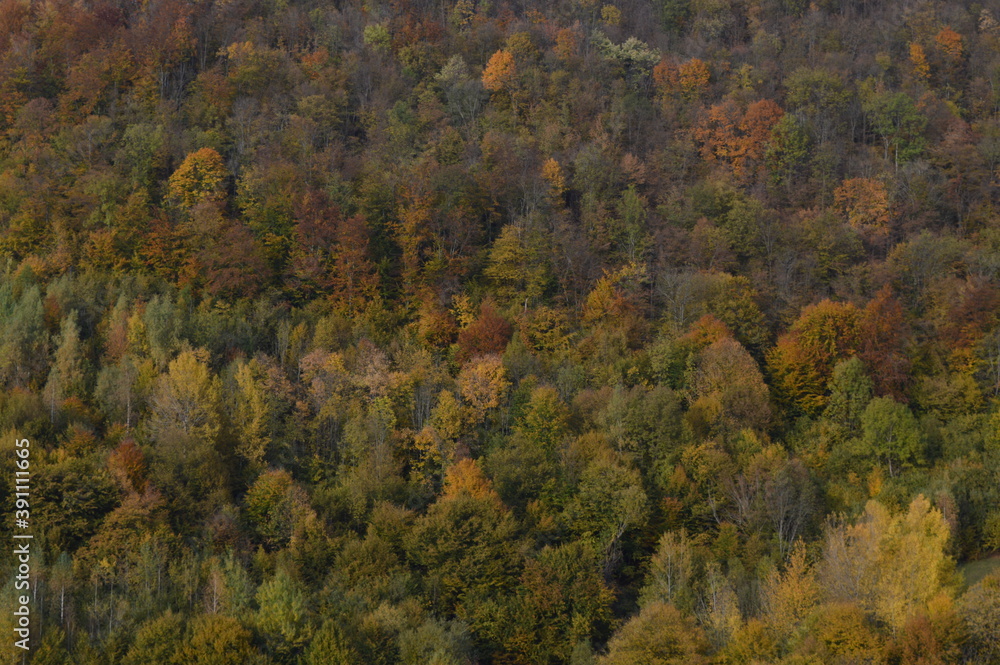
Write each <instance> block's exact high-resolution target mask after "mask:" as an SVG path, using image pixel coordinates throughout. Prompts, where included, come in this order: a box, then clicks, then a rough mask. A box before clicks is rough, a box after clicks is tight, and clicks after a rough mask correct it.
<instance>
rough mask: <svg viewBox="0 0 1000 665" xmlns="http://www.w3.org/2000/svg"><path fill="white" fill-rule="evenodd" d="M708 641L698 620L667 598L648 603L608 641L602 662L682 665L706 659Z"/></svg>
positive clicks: (613, 663) (638, 664)
mask: <svg viewBox="0 0 1000 665" xmlns="http://www.w3.org/2000/svg"><path fill="white" fill-rule="evenodd" d="M707 651H708V642H707V640H706V639H705V636H704V633H703V632H702V630H701V628H699V627H698V626H697V625H695V623H694V622H693V621H692V620H691V619H689V618H687V617H685V616H684V615H682V614H681V613H680V612H679V611H678V610H677V608H675V607H673V606H672V605H669V604H667V603H664V602H660V601H657V602H653V603H650V604H649V605H646V606H645V607H644V608H642V610H641V611H640V612H639V614H638V615H637V616H634V617H632V618H631V619H629V621H628V623H626V624H625V625H624V626H622V628H621V630H619V631H618V632H617V633H615V635H614V636H612V638H611V640H610V641H609V642H608V654H607V655H606V656H603V657H601V658H600V659H599V660H598V663H599V664H600V665H681V664H689V663H690V664H693V665H697V664H698V663H704V662H707V660H708V659H707V658H706V655H707Z"/></svg>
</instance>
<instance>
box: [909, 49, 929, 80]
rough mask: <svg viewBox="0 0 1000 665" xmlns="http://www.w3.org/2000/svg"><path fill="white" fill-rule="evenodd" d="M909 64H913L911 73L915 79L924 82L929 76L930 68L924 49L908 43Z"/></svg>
mask: <svg viewBox="0 0 1000 665" xmlns="http://www.w3.org/2000/svg"><path fill="white" fill-rule="evenodd" d="M910 62H911V63H913V73H914V74H916V76H917V78H919V79H922V80H924V81H926V80H927V79H928V78H930V75H931V66H930V64H929V63H928V62H927V54H926V53H924V47H923V46H921V45H920V44H918V43H916V42H912V43H910Z"/></svg>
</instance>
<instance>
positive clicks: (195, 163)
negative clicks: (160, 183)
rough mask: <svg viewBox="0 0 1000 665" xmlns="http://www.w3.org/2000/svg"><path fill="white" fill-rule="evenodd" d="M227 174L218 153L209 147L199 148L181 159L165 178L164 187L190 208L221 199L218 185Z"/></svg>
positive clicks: (221, 192)
mask: <svg viewBox="0 0 1000 665" xmlns="http://www.w3.org/2000/svg"><path fill="white" fill-rule="evenodd" d="M228 175H229V171H228V170H227V169H226V165H225V163H224V162H223V161H222V156H221V155H220V154H219V153H218V152H216V151H215V150H213V149H212V148H202V149H200V150H196V151H194V152H192V153H191V154H189V155H188V156H187V157H185V158H184V161H183V162H182V163H181V165H180V166H179V167H178V168H177V170H176V171H174V173H173V175H171V176H170V179H169V180H167V188H168V190H169V192H170V195H171V196H172V197H174V198H175V199H177V200H178V201H180V203H181V205H183V206H185V207H191V206H193V205H195V204H197V203H200V202H202V201H205V200H217V199H219V198H221V197H222V194H223V191H222V185H223V183H224V182H225V180H226V177H227V176H228Z"/></svg>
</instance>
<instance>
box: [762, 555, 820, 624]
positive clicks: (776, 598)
mask: <svg viewBox="0 0 1000 665" xmlns="http://www.w3.org/2000/svg"><path fill="white" fill-rule="evenodd" d="M821 591H822V589H821V588H820V585H819V582H818V581H817V580H816V572H815V570H814V569H813V567H812V566H811V565H810V564H809V562H808V561H807V559H806V547H805V544H804V543H803V542H802V541H799V542H798V543H796V545H795V547H794V549H792V553H791V555H790V556H789V558H788V563H787V564H786V565H785V570H784V571H783V572H781V573H779V572H778V571H772V572H771V574H770V575H769V576H768V578H767V581H766V582H765V584H764V592H763V596H762V599H763V603H764V607H765V608H766V616H767V619H768V622H769V623H770V624H771V626H772V627H773V628H774V629H775V630H776V631H777V632H778V633H779V634H785V635H791V633H792V632H793V631H794V629H795V627H796V626H797V625H798V624H800V623H801V622H803V621H805V619H806V618H807V617H808V616H809V614H810V613H811V612H812V610H813V608H815V607H816V605H817V604H818V603H819V601H820V595H821Z"/></svg>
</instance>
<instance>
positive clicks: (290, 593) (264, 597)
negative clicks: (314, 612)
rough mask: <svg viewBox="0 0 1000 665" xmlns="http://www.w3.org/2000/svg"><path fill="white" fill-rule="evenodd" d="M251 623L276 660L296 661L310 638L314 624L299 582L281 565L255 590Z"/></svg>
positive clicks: (282, 661)
mask: <svg viewBox="0 0 1000 665" xmlns="http://www.w3.org/2000/svg"><path fill="white" fill-rule="evenodd" d="M257 607H258V610H257V614H256V616H255V618H254V623H255V625H256V627H257V629H258V630H259V631H260V632H261V634H262V635H263V636H264V640H265V643H266V644H267V650H268V652H269V653H270V654H271V655H272V656H273V657H274V659H275V660H276V661H277V662H279V663H292V662H296V657H297V655H298V654H299V653H301V652H302V650H303V649H304V648H305V647H306V646H307V645H308V644H309V642H310V641H311V640H312V637H313V632H314V628H313V625H312V620H311V617H310V613H309V608H308V606H307V604H306V596H305V593H304V591H303V589H302V588H301V586H300V585H299V584H298V583H297V582H296V580H295V579H294V578H293V577H292V576H291V574H290V573H289V572H288V570H287V569H285V568H284V567H281V568H279V569H278V571H277V572H276V573H275V575H274V577H272V578H271V579H270V580H268V581H266V582H264V583H263V584H262V585H261V586H260V589H259V590H258V591H257Z"/></svg>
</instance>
